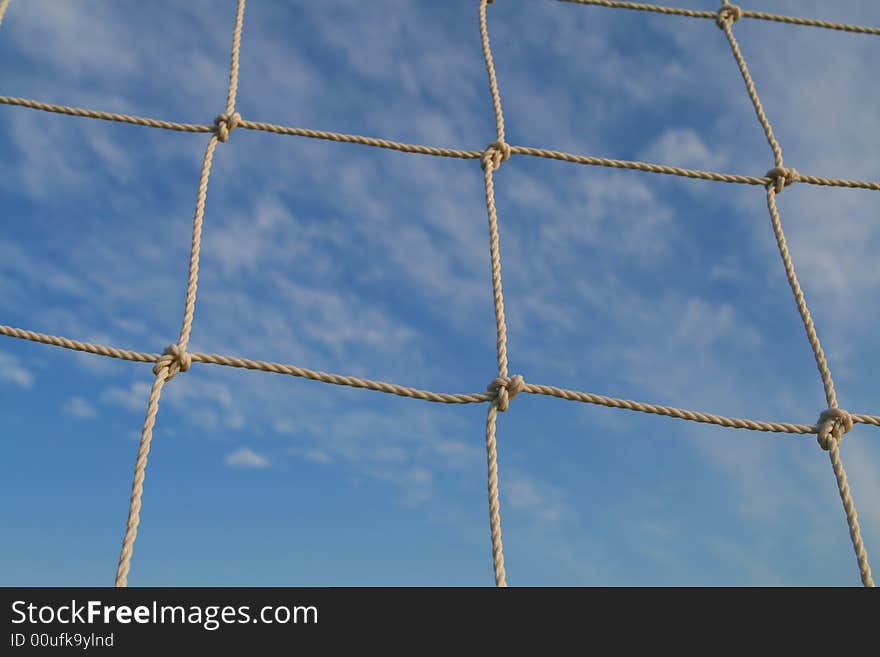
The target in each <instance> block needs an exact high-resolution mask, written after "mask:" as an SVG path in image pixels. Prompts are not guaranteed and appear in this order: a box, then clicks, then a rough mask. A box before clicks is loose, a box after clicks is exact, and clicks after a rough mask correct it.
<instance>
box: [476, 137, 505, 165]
mask: <svg viewBox="0 0 880 657" xmlns="http://www.w3.org/2000/svg"><path fill="white" fill-rule="evenodd" d="M509 159H510V144H508V143H507V142H504V141H493V142H492V143H491V144H489V145H488V146H487V147H486V150H485V151H484V152H483V157H482V158H481V159H480V164H481V165H482V167H483V169H484V170H485V169H486V167H487V166H489V165H490V164H491V165H492V171H498V167H500V166H501V163H502V162H507V160H509Z"/></svg>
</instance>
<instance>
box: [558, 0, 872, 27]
mask: <svg viewBox="0 0 880 657" xmlns="http://www.w3.org/2000/svg"><path fill="white" fill-rule="evenodd" d="M559 1H560V2H570V3H573V4H579V5H594V6H596V7H608V8H611V9H634V10H636V11H650V12H655V13H658V14H667V15H674V16H687V17H688V18H711V19H712V20H717V18H718V13H717V12H714V11H697V10H693V9H683V8H679V7H665V6H663V5H651V4H645V3H642V2H615V1H614V0H559ZM737 9H739V8H738V7H737ZM738 18H754V19H757V20H764V21H774V22H776V23H789V24H790V25H804V26H807V27H823V28H826V29H829V30H842V31H844V32H855V33H857V34H880V27H866V26H864V25H850V24H848V23H834V22H832V21H823V20H819V19H816V18H801V17H799V16H783V15H781V14H771V13H768V12H766V11H752V10H749V9H739V15H738Z"/></svg>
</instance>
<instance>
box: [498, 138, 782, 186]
mask: <svg viewBox="0 0 880 657" xmlns="http://www.w3.org/2000/svg"><path fill="white" fill-rule="evenodd" d="M510 152H511V153H512V154H516V155H530V156H533V157H543V158H547V159H550V160H561V161H563V162H572V163H574V164H588V165H591V166H599V167H612V168H615V169H635V170H637V171H646V172H648V173H662V174H665V175H668V176H682V177H684V178H697V179H700V180H714V181H717V182H726V183H740V184H745V185H767V184H769V182H770V179H769V178H766V177H762V178H759V177H757V176H740V175H737V174H732V173H717V172H715V171H700V170H699V169H684V168H682V167H673V166H668V165H665V164H651V163H650V162H638V161H634V160H615V159H612V158H607V157H593V156H590V155H575V154H573V153H565V152H562V151H553V150H548V149H545V148H533V147H531V146H511V147H510Z"/></svg>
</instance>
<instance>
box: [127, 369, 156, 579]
mask: <svg viewBox="0 0 880 657" xmlns="http://www.w3.org/2000/svg"><path fill="white" fill-rule="evenodd" d="M166 374H167V368H164V371H160V372H158V373H157V374H156V378H154V379H153V387H152V388H151V389H150V399H149V401H148V402H147V415H146V417H145V418H144V425H143V428H142V429H141V442H140V446H139V447H138V453H137V460H136V461H135V464H134V480H133V481H132V484H131V501H130V503H129V507H128V523H127V525H126V528H125V537H124V538H123V539H122V551H121V553H120V555H119V565H118V566H117V568H116V586H117V587H125V586H128V572H129V570H131V558H132V554H133V552H134V541H135V539H136V538H137V533H138V525H139V524H140V520H141V499H142V498H143V495H144V478H145V476H146V470H147V457H148V456H149V454H150V444H151V443H152V441H153V426H154V425H155V424H156V415H157V414H158V412H159V398H160V397H161V395H162V387H163V386H164V385H165V376H166Z"/></svg>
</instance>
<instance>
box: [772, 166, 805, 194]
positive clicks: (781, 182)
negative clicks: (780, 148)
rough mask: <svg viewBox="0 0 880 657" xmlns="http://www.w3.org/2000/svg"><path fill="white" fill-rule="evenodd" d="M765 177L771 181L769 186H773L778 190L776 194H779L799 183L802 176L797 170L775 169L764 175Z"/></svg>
mask: <svg viewBox="0 0 880 657" xmlns="http://www.w3.org/2000/svg"><path fill="white" fill-rule="evenodd" d="M764 177H765V178H769V179H770V182H769V183H768V184H769V185H773V186H774V187H775V188H776V193H777V194H779V193H780V192H781V191H782V190H783V189H784V188H785V187H788V186H789V185H790V184H791V183H793V182H797V181H798V180H799V179H800V174H798V172H797V169H789V168H786V167H774V168H772V169H770V171H768V172H767V173H766V174H764Z"/></svg>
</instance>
